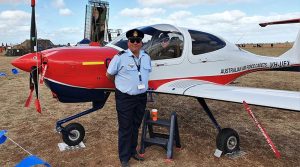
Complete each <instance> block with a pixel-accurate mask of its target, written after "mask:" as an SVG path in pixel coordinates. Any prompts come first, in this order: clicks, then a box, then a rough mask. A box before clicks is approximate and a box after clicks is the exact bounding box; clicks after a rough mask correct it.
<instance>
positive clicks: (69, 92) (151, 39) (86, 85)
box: [12, 25, 293, 102]
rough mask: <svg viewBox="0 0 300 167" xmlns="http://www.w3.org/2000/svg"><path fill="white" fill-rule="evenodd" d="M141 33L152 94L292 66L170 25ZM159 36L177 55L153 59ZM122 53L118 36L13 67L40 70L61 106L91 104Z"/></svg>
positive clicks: (28, 59)
mask: <svg viewBox="0 0 300 167" xmlns="http://www.w3.org/2000/svg"><path fill="white" fill-rule="evenodd" d="M141 30H143V31H144V33H145V34H146V36H145V38H144V40H145V41H143V42H144V46H143V49H144V50H146V51H148V53H149V55H150V56H151V58H152V73H151V75H150V81H149V88H150V89H152V90H156V89H158V88H159V87H160V86H161V85H163V84H165V83H168V82H170V81H173V80H177V79H196V80H201V81H207V82H211V83H216V84H223V85H224V84H228V83H230V82H232V81H233V80H235V79H236V78H238V77H240V76H242V75H244V74H246V73H249V72H253V71H257V70H265V69H270V68H281V67H288V66H291V65H292V63H293V62H291V61H290V60H288V59H281V58H271V57H264V56H258V55H254V54H252V53H249V52H247V51H244V50H241V49H239V48H238V47H236V46H235V45H233V44H230V43H229V42H227V41H225V40H223V39H222V38H219V37H217V36H214V35H211V34H208V33H204V32H197V31H194V30H188V29H184V28H176V27H173V26H170V25H156V26H152V27H151V26H149V27H146V28H141ZM163 31H168V32H171V33H169V34H168V35H169V36H170V43H172V42H173V45H174V47H173V48H174V49H173V50H172V53H175V52H176V54H177V55H175V56H174V57H155V56H156V55H155V54H156V52H157V51H159V48H158V47H157V44H156V41H157V40H156V34H157V33H160V32H163ZM204 37H206V38H208V39H205V38H204ZM172 39H174V40H173V41H172ZM124 49H127V39H126V38H125V36H124V35H121V36H119V37H118V38H117V39H116V40H115V41H112V42H111V43H109V44H108V45H106V47H64V48H54V49H49V50H45V51H42V52H38V53H36V54H35V53H30V54H27V55H24V56H22V57H20V58H18V59H16V60H14V61H13V62H12V64H13V65H14V66H16V67H18V68H20V69H22V70H24V71H27V72H30V71H31V69H32V67H33V66H39V67H42V68H39V69H40V73H44V74H45V75H44V81H45V83H46V85H47V86H48V87H49V88H50V89H51V91H52V92H53V93H54V94H55V95H57V96H58V98H59V100H60V101H63V102H81V101H93V99H97V98H101V97H100V96H98V95H100V94H101V93H99V92H103V90H113V89H114V88H115V87H114V84H113V83H112V82H111V81H109V80H108V79H107V77H106V75H105V74H106V70H107V67H108V65H109V62H110V60H111V59H112V58H113V56H115V55H116V54H117V53H118V52H119V51H121V50H124ZM176 49H177V50H176ZM201 49H202V50H201ZM46 66H47V67H46ZM44 70H45V71H44ZM101 96H102V94H101Z"/></svg>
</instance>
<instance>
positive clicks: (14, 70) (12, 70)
mask: <svg viewBox="0 0 300 167" xmlns="http://www.w3.org/2000/svg"><path fill="white" fill-rule="evenodd" d="M11 72H12V73H13V74H15V75H16V74H19V71H18V70H17V69H15V68H13V69H11Z"/></svg>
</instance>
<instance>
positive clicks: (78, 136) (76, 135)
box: [62, 123, 85, 146]
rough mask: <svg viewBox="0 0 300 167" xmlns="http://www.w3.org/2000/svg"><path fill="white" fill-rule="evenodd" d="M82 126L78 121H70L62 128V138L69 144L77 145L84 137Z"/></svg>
mask: <svg viewBox="0 0 300 167" xmlns="http://www.w3.org/2000/svg"><path fill="white" fill-rule="evenodd" d="M84 135H85V130H84V127H83V126H82V125H81V124H79V123H70V124H69V125H67V126H66V127H64V128H63V130H62V139H63V141H64V142H65V143H66V144H67V145H69V146H76V145H78V144H79V143H80V142H81V141H82V140H83V138H84Z"/></svg>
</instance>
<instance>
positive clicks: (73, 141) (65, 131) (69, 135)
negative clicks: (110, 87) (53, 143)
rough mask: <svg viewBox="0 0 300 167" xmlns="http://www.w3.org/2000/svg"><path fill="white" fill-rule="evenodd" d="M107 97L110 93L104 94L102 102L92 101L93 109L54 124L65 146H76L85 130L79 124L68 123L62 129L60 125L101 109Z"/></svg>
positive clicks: (82, 137)
mask: <svg viewBox="0 0 300 167" xmlns="http://www.w3.org/2000/svg"><path fill="white" fill-rule="evenodd" d="M109 95H110V92H105V98H104V99H103V100H102V101H93V102H92V103H93V107H92V108H91V109H88V110H86V111H83V112H81V113H78V114H75V115H72V116H69V117H67V118H64V119H61V120H59V121H57V122H56V131H57V132H59V133H61V134H62V139H63V141H64V142H65V143H66V144H67V145H69V146H76V145H78V144H79V143H80V142H81V141H82V140H83V139H84V136H85V130H84V127H83V126H82V125H81V124H79V123H70V124H68V125H67V126H65V127H63V126H62V124H64V123H66V122H69V121H72V120H74V119H76V118H79V117H81V116H84V115H87V114H90V113H92V112H94V111H97V110H99V109H101V108H102V107H103V106H104V104H105V102H106V100H107V99H108V97H109Z"/></svg>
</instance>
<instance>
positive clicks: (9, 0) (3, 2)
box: [0, 0, 28, 4]
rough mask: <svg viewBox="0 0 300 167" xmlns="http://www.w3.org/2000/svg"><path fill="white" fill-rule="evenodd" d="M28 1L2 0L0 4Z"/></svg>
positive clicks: (26, 1) (26, 0)
mask: <svg viewBox="0 0 300 167" xmlns="http://www.w3.org/2000/svg"><path fill="white" fill-rule="evenodd" d="M21 3H28V0H0V4H21Z"/></svg>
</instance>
